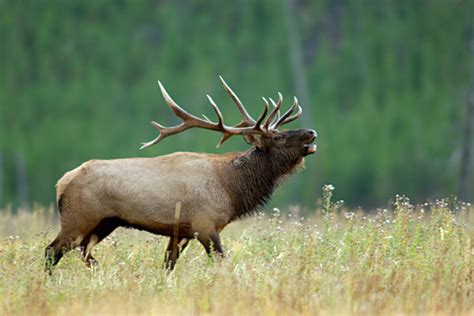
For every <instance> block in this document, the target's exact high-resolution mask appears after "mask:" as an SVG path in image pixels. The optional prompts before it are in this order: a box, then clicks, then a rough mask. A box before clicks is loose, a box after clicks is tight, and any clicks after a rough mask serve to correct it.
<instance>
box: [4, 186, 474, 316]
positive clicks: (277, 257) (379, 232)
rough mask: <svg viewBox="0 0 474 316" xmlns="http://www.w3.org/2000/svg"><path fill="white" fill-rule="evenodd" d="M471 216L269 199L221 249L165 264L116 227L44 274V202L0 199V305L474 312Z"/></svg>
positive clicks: (134, 235) (49, 227) (35, 311)
mask: <svg viewBox="0 0 474 316" xmlns="http://www.w3.org/2000/svg"><path fill="white" fill-rule="evenodd" d="M326 193H328V192H326ZM329 195H330V192H329ZM302 214H309V216H308V218H303V217H302ZM473 225H474V214H473V211H472V207H471V206H470V205H469V204H463V203H459V202H457V201H455V200H452V199H451V200H439V201H435V202H433V203H431V204H423V205H418V206H413V205H411V204H410V201H409V200H408V199H407V198H404V197H396V198H395V202H394V203H393V204H392V206H391V207H390V208H389V209H386V210H384V209H380V210H376V211H373V212H371V213H366V212H363V211H362V210H355V211H350V210H346V209H344V207H343V205H341V204H340V203H332V202H331V201H330V196H329V197H328V196H327V194H326V196H325V200H324V201H323V202H322V203H320V206H318V207H316V209H315V210H314V211H311V212H303V210H301V209H300V208H298V207H296V206H295V207H290V208H288V209H282V210H277V209H274V210H273V211H272V212H268V213H266V214H260V215H258V216H256V217H253V218H248V219H245V220H242V221H239V222H236V223H233V224H231V225H230V226H229V227H228V228H227V229H226V230H224V232H223V234H222V241H223V246H224V249H225V254H226V256H225V258H223V259H220V258H209V257H207V256H206V255H205V252H204V250H203V249H202V247H201V246H200V245H199V244H198V243H197V242H195V241H194V242H192V243H191V244H190V246H189V247H188V248H187V249H186V250H185V251H184V253H183V254H182V256H181V257H180V258H179V260H178V263H177V266H176V268H175V270H174V271H173V272H171V273H167V272H166V271H165V270H164V269H163V268H162V262H163V255H164V250H165V247H166V241H165V238H162V237H160V236H155V235H151V234H148V233H144V232H140V231H137V230H126V229H118V230H117V231H115V232H114V233H113V234H112V235H111V236H110V237H108V238H107V239H106V240H104V241H103V242H102V243H101V244H99V245H98V246H97V247H96V248H95V249H94V256H95V258H96V259H97V260H98V261H99V264H100V265H99V266H97V267H94V268H91V269H89V268H87V267H86V266H85V264H84V263H83V262H82V261H81V259H80V258H81V256H80V252H79V251H78V250H76V251H72V252H70V253H69V254H67V255H66V256H65V257H64V258H63V260H62V261H61V262H60V263H59V265H58V266H57V268H56V269H55V270H54V272H53V274H52V276H49V275H47V274H46V273H44V271H43V264H44V261H43V253H44V248H45V246H46V245H47V244H48V243H49V242H50V241H51V240H52V239H53V238H54V236H55V234H56V233H57V232H58V229H59V219H58V216H57V214H56V211H55V210H54V207H42V206H39V205H37V206H34V207H33V208H32V210H31V211H19V212H17V213H15V214H14V213H13V212H11V211H9V210H8V209H6V210H2V211H0V234H1V236H2V237H1V246H0V280H1V282H0V314H1V315H64V314H68V315H88V314H100V315H104V314H107V315H108V314H110V315H112V314H114V315H115V314H118V315H124V314H143V315H171V314H172V315H176V314H177V315H182V314H184V315H188V314H205V315H252V314H259V315H280V314H286V315H293V314H301V315H336V314H337V315H351V314H364V315H366V314H373V315H380V314H386V315H395V314H397V315H400V314H431V315H472V314H473V313H474V303H473V302H474V286H473V284H474V261H473V259H472V257H473V252H474V243H473V237H474V229H473Z"/></svg>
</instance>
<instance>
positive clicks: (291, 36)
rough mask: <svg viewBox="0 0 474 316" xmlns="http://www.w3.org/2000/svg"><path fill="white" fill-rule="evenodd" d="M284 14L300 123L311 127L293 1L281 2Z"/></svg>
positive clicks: (306, 85)
mask: <svg viewBox="0 0 474 316" xmlns="http://www.w3.org/2000/svg"><path fill="white" fill-rule="evenodd" d="M283 2H284V3H283V4H284V10H283V11H284V14H285V17H286V22H287V29H288V44H289V46H290V59H291V70H292V73H293V82H294V85H295V90H296V95H297V96H298V99H299V101H300V104H301V105H302V106H303V109H304V110H303V114H302V118H301V123H302V124H303V126H305V127H309V126H311V125H312V124H311V117H312V116H311V108H310V106H311V105H310V103H309V102H310V101H309V93H308V83H307V80H306V74H305V71H304V70H305V69H304V60H303V50H302V48H301V37H300V33H299V31H298V28H297V25H296V21H295V1H294V0H283Z"/></svg>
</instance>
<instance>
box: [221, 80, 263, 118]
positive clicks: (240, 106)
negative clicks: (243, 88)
mask: <svg viewBox="0 0 474 316" xmlns="http://www.w3.org/2000/svg"><path fill="white" fill-rule="evenodd" d="M219 79H220V80H221V82H222V85H223V86H224V89H225V91H227V93H228V94H229V95H230V97H231V98H232V100H233V101H234V103H235V105H236V106H237V108H238V109H239V112H240V113H241V114H242V116H243V117H244V119H243V121H242V123H245V124H246V125H245V126H250V125H252V124H255V120H254V119H253V118H252V117H251V116H250V114H249V113H248V112H247V110H246V109H245V107H244V105H243V104H242V101H240V99H239V97H238V96H237V95H236V94H235V92H234V91H232V89H231V88H230V87H229V85H228V84H227V83H226V82H225V81H224V78H222V76H219ZM242 123H241V124H239V125H241V126H243V125H242Z"/></svg>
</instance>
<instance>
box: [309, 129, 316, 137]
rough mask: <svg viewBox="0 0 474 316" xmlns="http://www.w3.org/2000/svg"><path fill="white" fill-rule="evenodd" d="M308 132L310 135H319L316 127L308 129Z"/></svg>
mask: <svg viewBox="0 0 474 316" xmlns="http://www.w3.org/2000/svg"><path fill="white" fill-rule="evenodd" d="M308 134H309V135H310V136H314V137H316V136H318V133H316V131H315V130H314V129H310V130H308Z"/></svg>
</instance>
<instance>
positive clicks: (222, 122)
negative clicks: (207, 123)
mask: <svg viewBox="0 0 474 316" xmlns="http://www.w3.org/2000/svg"><path fill="white" fill-rule="evenodd" d="M206 97H207V99H208V100H209V103H211V105H212V108H213V109H214V111H215V112H216V115H217V119H218V120H219V121H218V122H217V124H218V125H219V126H220V127H222V128H224V117H223V116H222V112H221V110H219V107H218V106H217V104H216V103H215V102H214V100H213V99H212V98H211V96H210V95H209V94H207V95H206ZM208 120H209V119H208Z"/></svg>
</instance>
